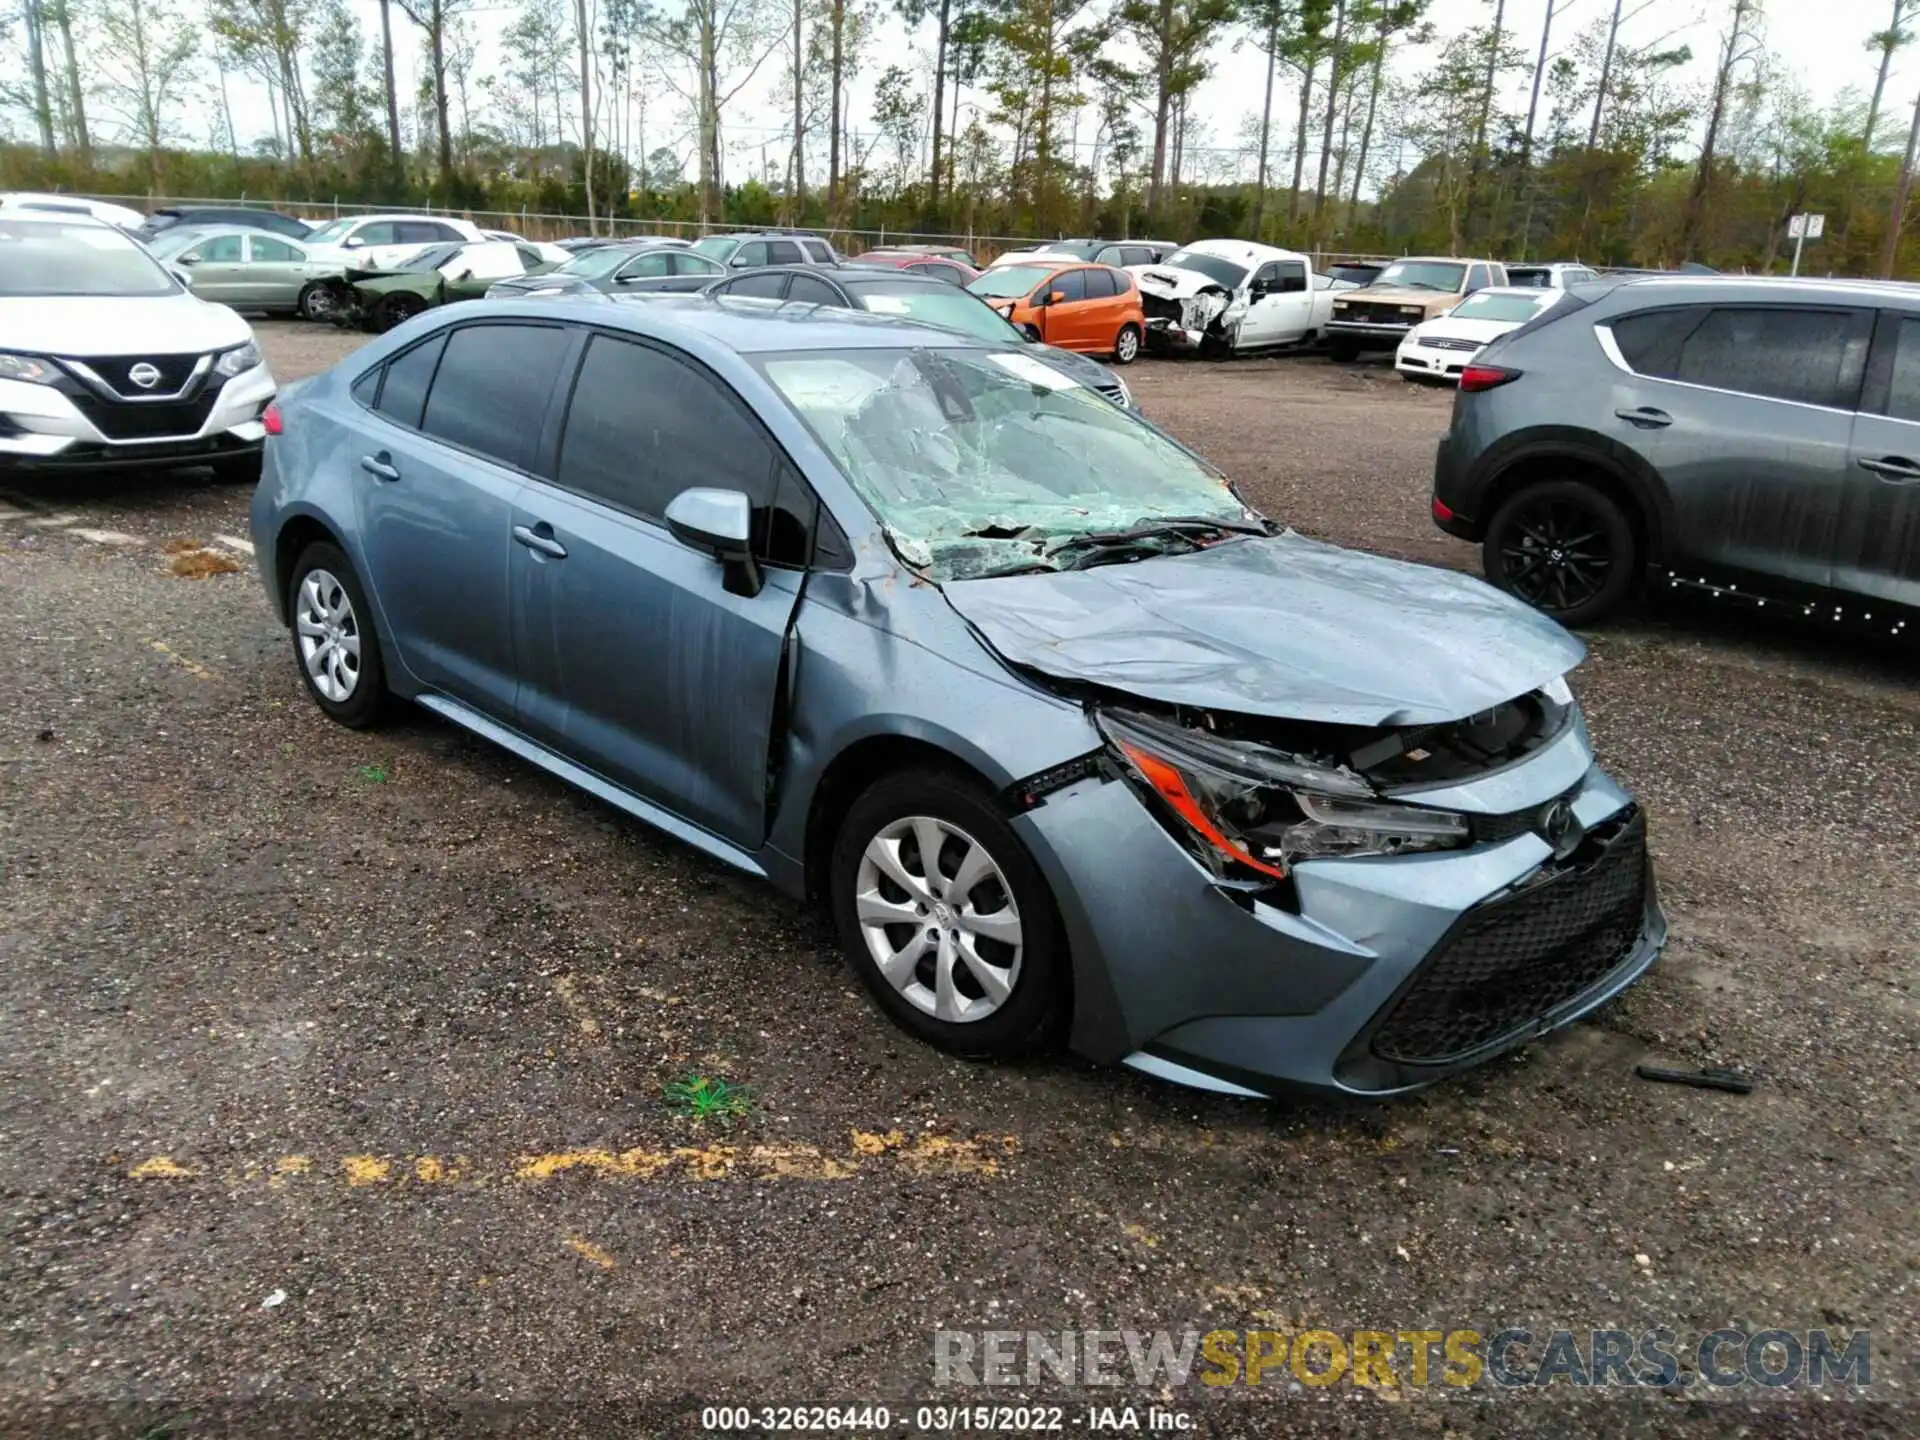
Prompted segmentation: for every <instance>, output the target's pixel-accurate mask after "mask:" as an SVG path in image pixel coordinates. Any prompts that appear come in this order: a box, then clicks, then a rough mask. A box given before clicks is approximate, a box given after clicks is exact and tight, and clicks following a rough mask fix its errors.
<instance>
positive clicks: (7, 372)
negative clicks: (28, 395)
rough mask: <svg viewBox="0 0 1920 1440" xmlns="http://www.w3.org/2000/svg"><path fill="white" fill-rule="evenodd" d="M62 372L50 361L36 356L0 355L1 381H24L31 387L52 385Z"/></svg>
mask: <svg viewBox="0 0 1920 1440" xmlns="http://www.w3.org/2000/svg"><path fill="white" fill-rule="evenodd" d="M59 378H60V372H59V371H58V370H57V369H55V368H54V365H53V362H52V361H50V360H42V359H40V358H39V357H38V356H34V355H5V354H0V380H24V381H26V382H27V383H28V384H29V385H51V384H53V382H54V381H56V380H58V379H59Z"/></svg>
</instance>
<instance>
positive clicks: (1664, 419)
mask: <svg viewBox="0 0 1920 1440" xmlns="http://www.w3.org/2000/svg"><path fill="white" fill-rule="evenodd" d="M1613 413H1614V415H1615V416H1616V417H1617V418H1619V419H1621V420H1624V421H1626V422H1627V423H1628V424H1629V425H1638V426H1639V427H1640V428H1641V429H1642V430H1664V429H1666V427H1667V426H1669V425H1671V424H1672V423H1673V417H1672V416H1671V415H1669V414H1667V412H1666V411H1664V410H1656V409H1654V408H1653V407H1652V406H1651V405H1642V406H1641V407H1640V408H1639V409H1638V410H1616V411H1614V412H1613Z"/></svg>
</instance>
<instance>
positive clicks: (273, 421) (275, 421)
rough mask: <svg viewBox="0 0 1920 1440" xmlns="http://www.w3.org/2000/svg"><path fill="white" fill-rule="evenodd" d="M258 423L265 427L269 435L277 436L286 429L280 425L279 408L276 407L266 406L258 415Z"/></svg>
mask: <svg viewBox="0 0 1920 1440" xmlns="http://www.w3.org/2000/svg"><path fill="white" fill-rule="evenodd" d="M260 423H261V424H262V425H264V426H265V427H266V429H267V433H268V434H269V435H278V434H279V433H280V432H281V431H282V430H284V429H285V428H286V427H285V426H284V425H282V424H281V423H280V407H279V406H278V405H269V406H267V408H266V409H265V410H264V411H263V412H262V413H261V415H260Z"/></svg>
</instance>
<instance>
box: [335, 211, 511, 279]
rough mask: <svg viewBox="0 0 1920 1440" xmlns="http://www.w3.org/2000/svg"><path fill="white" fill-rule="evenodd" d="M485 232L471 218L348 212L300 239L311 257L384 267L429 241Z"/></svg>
mask: <svg viewBox="0 0 1920 1440" xmlns="http://www.w3.org/2000/svg"><path fill="white" fill-rule="evenodd" d="M486 238H487V237H486V235H485V234H484V233H483V232H482V231H481V230H480V228H479V227H478V226H477V225H475V224H474V223H473V222H472V221H471V220H456V219H453V218H452V217H450V216H442V215H348V216H344V217H343V218H341V219H339V220H330V221H328V222H327V223H326V224H325V225H321V226H319V227H318V228H317V229H315V230H314V231H313V232H312V233H311V234H310V235H308V236H307V237H306V238H305V239H303V240H302V241H301V242H300V243H301V244H302V245H303V246H305V247H306V251H307V256H308V258H309V259H312V260H321V261H325V262H326V263H328V264H338V265H341V266H343V267H351V268H353V269H355V270H384V269H385V268H387V267H388V266H389V265H394V264H397V263H399V262H400V261H402V260H405V259H406V258H407V257H408V256H409V255H412V254H413V253H414V252H415V251H417V250H419V249H421V248H422V247H423V246H427V245H446V244H463V243H465V242H467V241H472V240H484V239H486Z"/></svg>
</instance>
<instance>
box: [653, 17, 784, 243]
mask: <svg viewBox="0 0 1920 1440" xmlns="http://www.w3.org/2000/svg"><path fill="white" fill-rule="evenodd" d="M658 35H659V45H660V50H661V51H662V53H663V58H671V59H675V60H678V61H680V62H681V63H682V64H684V65H687V66H690V67H691V68H692V70H693V86H692V90H691V92H689V91H688V90H687V89H684V88H683V87H682V85H681V82H680V80H679V79H678V78H677V77H676V76H674V75H673V74H672V73H671V72H670V71H663V75H662V78H664V79H665V80H666V82H667V84H668V85H669V86H671V87H672V88H673V89H674V90H675V91H676V92H677V93H678V94H679V95H680V96H681V98H683V99H685V100H686V101H687V102H688V103H689V104H690V105H692V106H693V112H694V129H695V131H696V133H697V137H698V141H697V146H696V148H697V150H698V153H699V165H698V172H699V184H700V219H701V221H702V222H703V223H710V222H712V221H714V220H718V219H720V218H721V212H722V210H723V209H724V208H725V204H724V193H723V192H724V185H725V166H724V164H723V163H722V159H721V149H720V117H721V115H722V114H723V113H724V112H725V110H726V107H727V106H728V104H730V103H731V102H732V100H733V99H734V97H735V96H737V95H738V94H739V93H740V92H741V90H743V89H744V88H746V86H747V85H749V84H750V83H752V80H753V77H754V76H755V75H757V74H759V73H760V67H761V66H762V65H764V64H766V62H767V59H768V57H769V56H771V55H772V54H773V52H774V51H775V50H777V49H779V48H780V46H781V45H783V44H785V43H786V40H787V25H786V17H785V15H784V14H783V13H782V12H781V10H780V9H779V8H778V6H777V5H776V4H775V3H773V0H688V3H687V7H686V9H685V10H684V11H682V12H681V13H680V15H678V16H677V17H675V18H674V19H673V20H670V21H668V22H666V23H665V24H664V25H662V26H660V27H659V31H658Z"/></svg>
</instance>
